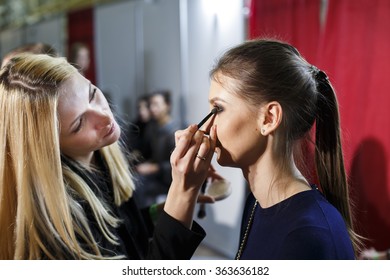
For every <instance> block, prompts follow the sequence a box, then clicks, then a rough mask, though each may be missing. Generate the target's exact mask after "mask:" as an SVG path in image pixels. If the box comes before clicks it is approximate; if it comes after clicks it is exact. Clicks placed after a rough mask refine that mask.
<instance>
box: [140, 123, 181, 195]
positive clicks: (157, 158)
mask: <svg viewBox="0 0 390 280" xmlns="http://www.w3.org/2000/svg"><path fill="white" fill-rule="evenodd" d="M180 128H181V127H180V126H179V124H178V123H176V122H175V121H173V120H171V121H170V122H168V123H167V124H165V125H163V126H161V125H159V124H158V123H157V122H155V121H153V122H151V123H150V125H149V126H148V128H147V129H146V131H145V137H146V138H147V139H148V142H149V143H150V144H149V146H150V147H151V149H152V152H151V157H150V159H148V161H150V162H154V163H157V164H158V165H159V172H158V174H157V175H156V180H158V181H160V182H161V183H162V184H163V185H164V186H165V190H168V188H169V186H170V185H171V182H172V176H171V172H172V167H171V163H170V158H171V152H172V151H173V149H174V148H175V132H176V131H177V130H179V129H180Z"/></svg>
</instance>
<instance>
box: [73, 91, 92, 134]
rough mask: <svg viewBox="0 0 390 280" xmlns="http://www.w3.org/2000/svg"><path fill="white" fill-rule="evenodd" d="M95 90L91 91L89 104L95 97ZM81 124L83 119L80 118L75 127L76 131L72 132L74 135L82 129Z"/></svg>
mask: <svg viewBox="0 0 390 280" xmlns="http://www.w3.org/2000/svg"><path fill="white" fill-rule="evenodd" d="M96 91H97V90H96V88H94V89H93V91H92V94H91V98H90V99H89V102H91V101H92V100H94V98H95V96H96ZM82 124H83V118H82V117H81V118H80V122H79V124H78V126H77V127H76V129H75V130H74V131H73V132H74V133H77V132H79V131H80V129H81V128H82Z"/></svg>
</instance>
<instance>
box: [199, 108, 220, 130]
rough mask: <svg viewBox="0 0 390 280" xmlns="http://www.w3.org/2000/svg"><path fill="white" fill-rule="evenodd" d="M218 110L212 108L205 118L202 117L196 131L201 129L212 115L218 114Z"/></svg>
mask: <svg viewBox="0 0 390 280" xmlns="http://www.w3.org/2000/svg"><path fill="white" fill-rule="evenodd" d="M219 111H220V110H219V109H218V107H214V108H213V109H212V110H211V112H210V113H209V114H208V115H207V116H206V117H204V119H203V120H201V121H200V123H198V129H199V128H201V127H202V125H204V123H205V122H207V120H208V119H209V118H210V117H211V116H212V115H214V114H216V113H218V112H219Z"/></svg>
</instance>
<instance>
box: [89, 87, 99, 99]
mask: <svg viewBox="0 0 390 280" xmlns="http://www.w3.org/2000/svg"><path fill="white" fill-rule="evenodd" d="M96 90H97V89H96V88H94V89H93V90H92V92H91V94H90V97H89V102H91V101H92V100H93V99H94V98H95V96H96Z"/></svg>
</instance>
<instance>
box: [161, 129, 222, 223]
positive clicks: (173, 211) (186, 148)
mask: <svg viewBox="0 0 390 280" xmlns="http://www.w3.org/2000/svg"><path fill="white" fill-rule="evenodd" d="M216 138H217V137H216V129H215V127H212V128H211V129H210V136H206V135H205V134H204V132H203V131H199V130H198V129H197V126H196V125H191V126H189V127H188V128H187V129H185V130H181V131H177V132H176V134H175V142H176V148H175V149H174V150H173V152H172V154H171V165H172V184H171V187H170V188H169V192H168V196H167V200H166V202H165V206H164V210H165V212H167V213H168V214H169V215H171V216H172V217H173V218H175V219H177V220H179V221H181V222H182V223H183V224H184V225H185V226H187V227H191V224H192V217H193V214H194V208H195V204H196V201H197V199H198V195H199V190H200V188H201V186H202V184H203V182H204V181H205V179H206V177H207V174H208V172H209V168H210V162H211V159H212V157H213V155H214V149H215V144H216Z"/></svg>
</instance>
